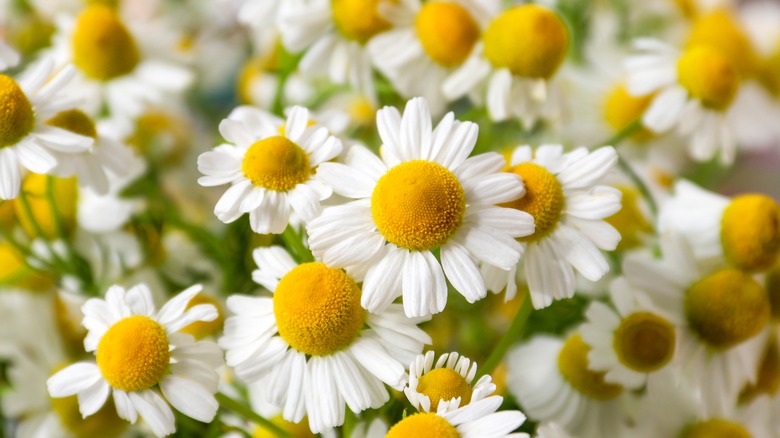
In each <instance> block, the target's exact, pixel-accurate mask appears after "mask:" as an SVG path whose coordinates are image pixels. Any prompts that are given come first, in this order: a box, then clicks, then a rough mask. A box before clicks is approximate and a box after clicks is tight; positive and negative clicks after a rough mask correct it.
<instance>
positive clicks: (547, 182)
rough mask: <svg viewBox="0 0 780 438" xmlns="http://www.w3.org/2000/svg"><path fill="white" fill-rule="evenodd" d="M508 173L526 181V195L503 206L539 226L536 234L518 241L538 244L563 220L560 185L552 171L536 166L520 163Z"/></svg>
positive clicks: (524, 182) (534, 164) (562, 200)
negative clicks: (527, 215) (527, 216)
mask: <svg viewBox="0 0 780 438" xmlns="http://www.w3.org/2000/svg"><path fill="white" fill-rule="evenodd" d="M509 171H510V172H512V173H515V174H517V175H520V177H521V178H523V184H525V195H524V196H523V197H522V198H520V199H517V200H515V201H512V202H507V203H505V204H501V205H502V206H503V207H509V208H515V209H517V210H522V211H524V212H526V213H528V214H530V215H531V216H533V217H534V225H535V226H536V230H535V231H534V233H533V234H531V235H529V236H525V237H520V238H518V239H517V240H519V241H521V242H536V241H538V240H541V239H543V238H545V237H547V235H548V234H550V233H551V232H552V231H553V230H554V229H555V226H556V225H558V222H560V220H561V213H562V212H563V204H564V200H565V198H564V196H563V187H562V186H561V183H560V182H559V181H558V178H556V177H555V175H553V174H552V173H550V171H549V170H547V169H546V168H544V167H543V166H540V165H538V164H536V163H520V164H518V165H517V166H515V167H513V168H511V169H509Z"/></svg>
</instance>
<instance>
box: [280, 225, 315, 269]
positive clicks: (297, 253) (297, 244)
mask: <svg viewBox="0 0 780 438" xmlns="http://www.w3.org/2000/svg"><path fill="white" fill-rule="evenodd" d="M282 240H283V241H284V245H285V246H286V247H287V249H288V250H289V251H290V252H292V255H293V257H294V258H295V259H296V260H297V261H298V263H308V262H313V261H314V256H313V255H312V254H311V251H309V248H306V245H304V244H303V240H302V239H301V236H300V235H299V234H298V233H297V232H296V231H295V229H294V228H293V227H292V225H287V228H285V229H284V232H283V233H282Z"/></svg>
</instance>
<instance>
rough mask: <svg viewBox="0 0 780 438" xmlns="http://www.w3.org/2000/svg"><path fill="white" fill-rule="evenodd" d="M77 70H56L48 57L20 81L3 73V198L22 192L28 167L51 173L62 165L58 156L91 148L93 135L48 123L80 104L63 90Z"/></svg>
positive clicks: (0, 170)
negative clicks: (66, 95)
mask: <svg viewBox="0 0 780 438" xmlns="http://www.w3.org/2000/svg"><path fill="white" fill-rule="evenodd" d="M74 74H75V70H74V69H73V67H71V66H67V67H65V68H63V69H62V70H60V71H58V72H55V71H54V69H53V63H52V61H51V60H50V59H47V58H45V59H43V60H42V61H40V62H39V63H37V64H36V65H34V66H33V67H31V68H30V69H29V70H27V71H26V72H25V73H24V74H23V75H22V76H21V77H20V78H19V80H18V81H17V80H16V79H14V78H12V77H10V76H6V75H3V74H0V102H2V111H0V199H13V198H16V196H17V195H18V194H19V188H20V187H21V183H22V169H21V168H22V167H23V168H25V169H27V170H29V171H31V172H34V173H41V174H43V173H49V172H51V171H52V169H53V168H54V166H56V165H57V164H58V162H57V157H58V154H57V153H62V154H74V153H78V152H83V151H85V150H87V149H88V148H89V147H90V146H91V145H92V143H93V140H92V139H91V138H89V137H84V136H82V135H78V134H74V133H72V132H68V131H66V130H64V129H62V128H57V127H55V126H49V125H47V124H46V121H47V120H49V119H50V118H51V117H52V116H54V115H55V114H57V113H58V112H60V111H63V110H67V109H70V108H73V107H74V106H75V104H76V103H77V101H74V100H72V99H69V98H67V97H64V96H63V93H62V92H63V88H64V87H65V86H66V85H67V84H68V82H69V81H70V80H71V79H72V78H73V75H74Z"/></svg>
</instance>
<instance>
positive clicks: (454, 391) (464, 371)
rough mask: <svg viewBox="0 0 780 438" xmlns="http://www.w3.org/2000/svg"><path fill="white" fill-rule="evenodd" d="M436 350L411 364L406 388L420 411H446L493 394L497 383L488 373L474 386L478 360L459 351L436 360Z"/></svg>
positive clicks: (443, 355)
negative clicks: (475, 360) (473, 360)
mask: <svg viewBox="0 0 780 438" xmlns="http://www.w3.org/2000/svg"><path fill="white" fill-rule="evenodd" d="M433 359H434V353H433V351H429V352H427V353H425V355H422V354H420V355H418V356H417V357H416V358H415V360H414V362H412V364H411V365H410V366H409V384H408V385H407V386H406V388H404V393H405V394H406V398H407V399H409V403H411V404H412V406H414V407H415V409H417V410H418V411H422V412H438V411H439V410H440V408H441V409H442V410H443V411H444V412H449V411H451V410H454V409H457V408H458V407H459V406H466V405H468V404H469V403H476V402H478V401H479V400H482V399H484V398H485V397H487V396H489V395H490V394H493V393H494V392H495V391H496V385H495V384H493V382H492V378H491V377H490V376H488V375H485V376H482V377H481V378H480V379H479V381H477V382H476V383H475V384H474V385H473V386H472V382H473V380H474V376H475V375H476V374H477V363H476V362H471V361H470V360H469V359H468V358H466V357H463V356H459V355H458V353H445V354H442V355H441V356H439V360H437V361H436V364H435V365H434V363H433Z"/></svg>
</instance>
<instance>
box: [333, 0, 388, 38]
mask: <svg viewBox="0 0 780 438" xmlns="http://www.w3.org/2000/svg"><path fill="white" fill-rule="evenodd" d="M381 1H382V0H332V2H331V5H332V8H333V22H334V23H335V24H336V29H338V30H339V32H341V34H342V35H343V36H344V37H345V38H347V39H350V40H354V41H357V42H359V43H360V44H365V43H366V42H368V40H370V39H371V38H372V37H373V36H374V35H376V34H378V33H380V32H384V31H386V30H388V29H390V23H388V22H387V20H385V19H384V18H383V17H382V16H381V15H380V14H379V11H378V8H377V6H378V5H379V3H380V2H381Z"/></svg>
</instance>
